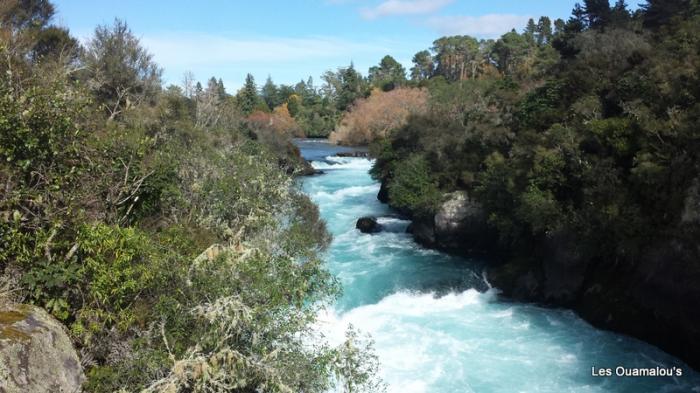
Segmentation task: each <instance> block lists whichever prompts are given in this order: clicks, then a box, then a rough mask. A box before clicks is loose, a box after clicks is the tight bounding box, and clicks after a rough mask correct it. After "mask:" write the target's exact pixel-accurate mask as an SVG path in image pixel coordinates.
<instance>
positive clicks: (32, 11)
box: [0, 0, 55, 32]
mask: <svg viewBox="0 0 700 393" xmlns="http://www.w3.org/2000/svg"><path fill="white" fill-rule="evenodd" d="M54 13H55V9H54V7H53V4H51V2H50V1H48V0H5V4H3V5H2V6H0V23H1V24H2V26H3V27H4V26H8V27H10V29H12V30H13V31H14V32H18V31H20V30H37V31H38V30H41V29H43V28H44V27H46V26H47V25H48V23H49V21H50V20H51V18H52V17H53V15H54Z"/></svg>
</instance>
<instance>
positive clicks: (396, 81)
mask: <svg viewBox="0 0 700 393" xmlns="http://www.w3.org/2000/svg"><path fill="white" fill-rule="evenodd" d="M369 82H370V83H371V84H372V85H373V86H375V87H378V88H380V89H382V90H384V91H390V90H393V89H395V88H397V87H399V86H401V85H403V84H405V83H406V70H405V69H404V67H403V66H402V65H401V63H399V62H398V61H396V59H394V58H393V57H391V56H388V55H387V56H384V57H383V58H382V60H381V61H380V62H379V65H378V66H374V67H371V68H370V69H369Z"/></svg>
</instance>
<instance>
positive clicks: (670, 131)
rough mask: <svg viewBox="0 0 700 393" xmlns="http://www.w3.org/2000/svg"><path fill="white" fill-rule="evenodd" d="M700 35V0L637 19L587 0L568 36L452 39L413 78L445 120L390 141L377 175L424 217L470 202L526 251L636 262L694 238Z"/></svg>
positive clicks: (418, 120)
mask: <svg viewBox="0 0 700 393" xmlns="http://www.w3.org/2000/svg"><path fill="white" fill-rule="evenodd" d="M699 32H700V4H699V3H698V2H697V1H695V0H650V1H649V2H648V3H647V4H644V5H643V6H642V8H641V9H640V10H638V11H636V12H630V11H629V10H628V9H627V7H626V5H625V2H624V1H618V2H617V3H616V4H615V5H614V6H610V5H609V4H608V2H607V1H594V0H590V1H588V0H587V1H585V2H584V4H583V5H582V6H577V7H576V8H575V9H574V11H573V15H572V17H571V18H570V19H569V20H568V21H566V22H564V21H562V20H557V21H555V22H554V23H553V26H552V22H551V21H550V19H548V18H544V17H543V18H541V19H539V22H535V21H534V20H533V21H531V22H530V23H528V26H527V28H526V29H525V31H524V32H523V33H518V32H515V31H512V32H509V33H507V34H505V35H503V36H502V37H501V38H500V39H498V40H495V41H493V40H476V39H474V38H471V37H466V36H457V37H445V38H441V39H439V40H437V41H435V44H434V46H433V48H432V49H431V50H430V51H421V52H419V53H417V54H416V56H415V57H414V63H415V66H414V67H413V69H412V70H411V75H412V78H413V82H412V83H417V84H418V85H420V86H425V87H427V88H428V89H429V91H430V94H431V98H430V102H429V106H430V110H429V111H427V113H424V114H418V115H415V116H413V117H411V119H410V120H409V121H408V124H406V125H405V126H403V127H400V128H398V129H395V130H393V131H392V132H390V133H388V137H387V138H385V139H383V140H380V141H378V142H376V143H375V145H374V147H373V149H372V151H373V152H374V155H375V156H376V157H377V158H378V160H377V163H376V166H375V168H374V170H373V174H374V175H375V176H376V177H377V178H380V179H382V180H383V181H384V182H385V183H386V185H387V186H388V192H389V197H390V200H391V203H393V204H395V205H397V206H399V207H402V208H409V209H411V210H413V211H414V212H418V213H420V212H421V210H423V213H424V214H430V212H428V213H425V212H424V210H425V208H426V207H430V206H435V205H436V203H437V202H439V198H440V195H441V194H442V193H444V192H450V191H454V190H457V189H461V190H466V191H467V192H468V193H469V194H470V195H471V196H473V197H474V198H476V200H478V201H479V202H480V203H481V204H482V205H483V206H484V208H485V209H486V212H487V214H488V216H489V222H490V224H491V225H492V226H493V227H494V228H495V229H497V230H498V232H499V234H500V235H501V241H502V247H503V249H507V250H511V251H512V253H513V255H516V254H518V255H527V254H528V253H531V252H532V246H531V245H532V244H537V242H538V239H540V240H541V239H542V237H544V236H549V235H550V234H552V233H557V232H559V233H573V234H576V239H579V241H580V243H581V244H580V245H581V247H582V248H584V249H586V250H589V251H590V255H587V257H590V258H591V259H593V260H598V261H611V260H615V261H625V262H626V263H629V264H634V263H635V261H636V260H638V257H639V256H640V255H642V254H643V253H645V252H646V251H648V250H649V247H650V246H652V245H653V244H658V243H659V242H663V241H667V240H668V239H671V240H673V241H676V242H692V239H697V238H698V235H700V231H699V230H700V228H698V222H697V221H693V220H690V219H688V217H689V215H688V213H687V212H688V211H689V210H688V209H691V208H692V205H693V203H694V202H692V195H691V194H692V192H693V191H692V190H693V184H695V183H694V182H697V179H698V178H699V176H700V167H698V162H700V160H699V158H700V157H698V154H699V152H700V144H699V143H700V134H699V133H698V127H697V124H698V119H700V90H698V86H700V80H699V79H698V75H699V72H698V71H699V70H700V34H699ZM424 166H427V169H426V168H424ZM406 179H411V180H409V182H410V183H407V180H406ZM428 179H429V180H428ZM433 185H435V187H437V188H438V189H439V190H440V191H441V192H435V190H434V189H433V187H434V186H433ZM398 190H400V192H399V191H398ZM428 198H430V199H434V200H432V201H428V200H426V199H428ZM695 203H696V202H695ZM691 210H692V209H691ZM684 212H686V213H684ZM683 217H686V218H683ZM691 248H692V246H691ZM528 250H529V251H528ZM523 253H524V254H523Z"/></svg>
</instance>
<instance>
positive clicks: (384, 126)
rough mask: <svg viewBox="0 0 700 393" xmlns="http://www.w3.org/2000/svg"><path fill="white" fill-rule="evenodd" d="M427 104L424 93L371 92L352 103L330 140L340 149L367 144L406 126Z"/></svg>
mask: <svg viewBox="0 0 700 393" xmlns="http://www.w3.org/2000/svg"><path fill="white" fill-rule="evenodd" d="M427 101H428V92H427V91H426V90H425V89H414V88H399V89H395V90H392V91H389V92H383V91H381V90H378V89H375V90H374V91H372V94H371V95H370V96H369V97H368V98H365V99H360V100H358V101H356V102H355V104H354V105H353V107H352V108H351V109H350V111H349V112H348V113H346V114H345V116H344V117H343V119H342V120H341V122H340V125H339V126H338V127H337V128H336V130H335V131H334V132H333V133H332V134H331V135H330V139H331V141H332V142H335V143H338V144H343V145H365V144H368V143H370V142H372V141H374V140H376V139H378V138H382V137H385V136H386V135H387V133H388V132H390V131H391V130H394V129H397V128H400V127H401V126H403V125H404V124H406V122H407V121H408V118H409V116H410V115H413V114H423V113H425V111H426V104H427Z"/></svg>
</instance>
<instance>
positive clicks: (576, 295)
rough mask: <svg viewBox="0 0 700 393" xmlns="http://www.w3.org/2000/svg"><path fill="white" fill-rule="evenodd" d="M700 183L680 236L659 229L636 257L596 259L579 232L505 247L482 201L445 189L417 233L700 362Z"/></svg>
mask: <svg viewBox="0 0 700 393" xmlns="http://www.w3.org/2000/svg"><path fill="white" fill-rule="evenodd" d="M699 190H700V187H699V186H698V185H697V184H695V185H694V186H693V187H691V189H690V190H688V193H687V197H686V199H685V205H686V208H685V211H684V214H683V217H682V218H681V220H680V222H679V224H678V225H679V226H678V228H677V231H676V232H675V233H676V234H680V235H676V236H669V235H661V234H660V235H659V237H658V238H656V239H654V240H653V241H650V242H649V243H648V244H647V245H646V248H645V251H644V252H642V253H640V254H639V255H638V256H636V257H632V256H627V257H621V258H619V259H617V260H607V259H606V260H602V259H600V260H599V259H596V258H592V257H591V255H593V253H592V252H590V250H589V249H588V248H587V247H586V245H585V244H583V242H581V241H579V239H578V238H577V236H576V235H575V233H573V232H571V231H566V230H560V231H558V232H554V233H549V234H547V235H546V236H543V237H542V238H540V239H536V240H535V241H533V242H532V244H529V245H527V246H526V247H525V248H524V249H519V250H517V251H516V250H503V249H502V248H501V247H499V246H498V243H497V238H498V235H497V233H494V231H493V230H492V229H491V228H489V226H488V225H487V222H486V214H485V212H484V210H483V209H482V208H481V206H480V205H479V204H478V202H476V201H474V200H472V199H470V198H469V196H468V195H467V194H466V193H465V192H462V191H460V192H456V193H451V194H447V195H445V202H443V204H442V205H441V206H440V207H439V209H438V211H437V213H436V214H435V215H434V216H432V217H414V222H413V224H412V225H411V233H412V234H413V236H414V238H415V240H416V241H417V242H418V243H420V244H421V245H424V246H426V247H430V248H436V249H440V250H443V251H446V252H449V253H455V254H471V255H473V254H482V255H488V256H489V257H493V258H489V260H490V262H489V266H488V268H487V276H488V278H489V280H490V282H491V284H492V285H494V286H495V287H497V288H499V289H501V290H502V291H503V296H506V297H509V298H512V299H515V300H519V301H525V302H536V303H539V304H542V305H547V306H555V307H567V308H571V309H573V310H574V311H576V312H577V313H578V314H579V315H580V316H581V317H583V318H584V319H586V320H587V321H589V322H590V323H592V324H593V325H595V326H597V327H599V328H604V329H609V330H613V331H617V332H620V333H623V334H627V335H631V336H634V337H637V338H639V339H642V340H644V341H647V342H649V343H651V344H654V345H656V346H658V347H660V348H661V349H663V350H665V351H667V352H669V353H671V354H673V355H675V356H678V357H679V358H681V359H682V360H684V361H685V362H687V363H688V364H689V365H690V366H691V367H693V368H695V369H699V368H700V313H698V312H697V305H698V304H700V286H698V285H697V283H698V282H700V244H698V241H697V239H695V238H694V236H692V234H693V233H698V231H697V230H698V228H700V213H698V212H700V193H699V192H698V191H699Z"/></svg>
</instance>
